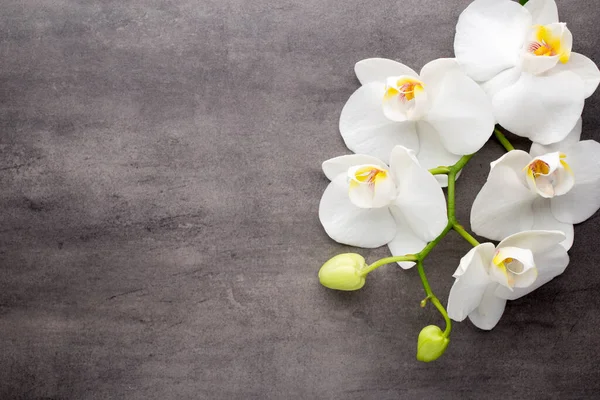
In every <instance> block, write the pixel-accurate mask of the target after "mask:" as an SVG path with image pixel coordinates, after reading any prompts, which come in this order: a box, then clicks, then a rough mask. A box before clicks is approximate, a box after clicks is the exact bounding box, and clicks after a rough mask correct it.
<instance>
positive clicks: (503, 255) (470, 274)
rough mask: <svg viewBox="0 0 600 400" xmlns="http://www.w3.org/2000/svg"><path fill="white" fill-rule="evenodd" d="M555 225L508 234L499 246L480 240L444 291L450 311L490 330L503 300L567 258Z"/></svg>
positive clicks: (560, 267)
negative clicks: (549, 229) (448, 290)
mask: <svg viewBox="0 0 600 400" xmlns="http://www.w3.org/2000/svg"><path fill="white" fill-rule="evenodd" d="M564 238H565V235H564V234H563V233H562V232H558V231H526V232H520V233H517V234H515V235H512V236H509V237H507V238H506V239H504V240H503V241H502V242H500V244H498V246H497V247H494V245H493V244H492V243H483V244H480V245H479V246H477V247H474V248H473V249H471V251H469V252H468V253H467V254H466V255H465V256H464V257H463V258H462V259H461V260H460V265H459V266H458V269H457V270H456V272H455V273H454V275H453V276H454V278H456V281H455V282H454V285H453V286H452V289H450V295H449V297H448V316H449V317H450V318H452V319H453V320H455V321H463V320H464V319H465V318H466V317H467V316H468V317H469V319H470V320H471V322H472V323H473V324H474V325H475V326H477V327H478V328H480V329H485V330H490V329H492V328H493V327H494V326H496V324H497V323H498V321H500V317H502V314H503V313H504V307H505V305H506V300H516V299H518V298H520V297H522V296H525V295H526V294H528V293H531V292H532V291H534V290H535V289H537V288H538V287H540V286H542V285H543V284H545V283H547V282H549V281H550V280H552V279H553V278H554V277H556V276H558V275H560V274H562V273H563V272H564V270H565V268H566V267H567V265H568V264H569V256H568V255H567V251H566V250H565V249H564V247H562V246H561V245H560V244H559V243H560V242H561V241H563V240H564Z"/></svg>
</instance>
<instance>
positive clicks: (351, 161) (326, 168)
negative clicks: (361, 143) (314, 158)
mask: <svg viewBox="0 0 600 400" xmlns="http://www.w3.org/2000/svg"><path fill="white" fill-rule="evenodd" d="M362 164H372V165H376V166H378V167H379V168H384V169H387V168H388V166H387V165H386V164H385V163H383V162H381V160H379V159H378V158H375V157H371V156H367V155H364V154H348V155H345V156H339V157H334V158H330V159H329V160H327V161H325V162H323V165H322V167H323V172H324V173H325V176H326V177H327V178H329V180H330V181H332V180H334V179H335V178H336V177H337V176H338V175H344V176H346V174H347V173H348V169H349V168H351V167H355V166H357V165H362Z"/></svg>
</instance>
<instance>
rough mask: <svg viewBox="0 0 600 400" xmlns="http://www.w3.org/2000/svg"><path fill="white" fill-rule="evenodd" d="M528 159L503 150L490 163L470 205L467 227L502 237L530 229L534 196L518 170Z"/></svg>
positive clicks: (526, 155)
mask: <svg viewBox="0 0 600 400" xmlns="http://www.w3.org/2000/svg"><path fill="white" fill-rule="evenodd" d="M529 160H531V157H530V156H529V155H528V154H527V153H525V152H524V151H520V150H514V151H511V152H508V153H506V154H505V155H504V156H503V157H501V158H500V159H499V160H498V161H497V162H495V163H494V164H493V166H492V170H491V171H490V175H489V176H488V179H487V181H486V183H485V184H484V185H483V187H482V188H481V191H480V192H479V194H477V197H476V198H475V202H474V203H473V207H472V208H471V229H472V230H473V232H475V233H476V234H478V235H481V236H484V237H487V238H489V239H493V240H502V239H503V238H505V237H506V236H508V235H511V234H513V233H516V232H520V231H523V230H527V229H531V227H532V225H533V221H534V217H533V210H532V205H533V201H534V200H535V198H536V196H535V195H534V194H533V193H531V191H530V190H529V189H528V188H527V187H526V186H525V182H524V181H523V179H522V177H521V176H522V174H523V172H522V169H523V167H524V166H526V165H527V163H528V162H529Z"/></svg>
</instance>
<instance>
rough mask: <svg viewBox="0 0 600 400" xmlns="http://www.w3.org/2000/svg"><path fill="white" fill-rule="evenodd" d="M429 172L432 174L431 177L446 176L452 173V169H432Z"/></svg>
mask: <svg viewBox="0 0 600 400" xmlns="http://www.w3.org/2000/svg"><path fill="white" fill-rule="evenodd" d="M429 172H430V173H431V175H445V174H447V173H449V172H450V168H449V167H437V168H431V169H430V170H429Z"/></svg>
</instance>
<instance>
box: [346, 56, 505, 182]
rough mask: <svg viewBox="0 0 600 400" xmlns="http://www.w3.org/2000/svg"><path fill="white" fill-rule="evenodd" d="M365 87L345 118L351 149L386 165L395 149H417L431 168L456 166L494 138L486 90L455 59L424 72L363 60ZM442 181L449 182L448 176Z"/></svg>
mask: <svg viewBox="0 0 600 400" xmlns="http://www.w3.org/2000/svg"><path fill="white" fill-rule="evenodd" d="M355 72H356V76H357V77H358V79H359V81H360V82H361V84H362V87H360V88H359V89H358V90H357V91H356V92H354V94H353V95H352V96H351V97H350V99H349V100H348V102H347V103H346V105H345V106H344V109H343V110H342V114H341V116H340V132H341V134H342V137H343V138H344V141H345V143H346V145H347V146H348V148H349V149H350V150H352V151H354V152H356V153H360V154H367V155H371V156H374V157H377V158H380V159H381V160H383V161H385V162H387V161H389V155H390V149H391V148H392V147H394V146H396V145H401V146H404V147H406V148H408V149H411V150H414V151H415V153H416V156H417V159H418V160H419V163H420V164H421V165H422V166H423V167H425V168H427V169H429V168H434V167H437V166H439V165H452V164H454V163H456V162H457V161H458V159H459V158H460V157H461V156H462V155H465V154H472V153H474V152H476V151H477V150H479V149H480V148H481V147H482V146H483V145H484V143H485V142H486V141H487V140H488V138H489V137H490V135H491V133H492V131H493V128H494V117H493V115H492V108H491V104H490V100H489V99H488V98H487V96H486V94H485V92H484V91H483V90H482V89H481V88H480V87H479V86H478V85H477V84H476V83H475V82H474V81H473V80H471V79H470V78H469V77H467V76H466V75H465V74H464V72H462V71H461V69H460V68H459V66H458V63H457V62H456V61H455V60H454V59H438V60H434V61H432V62H430V63H428V64H427V65H425V66H424V67H423V69H422V70H421V73H420V74H417V73H416V72H415V71H413V70H412V69H410V68H409V67H407V66H406V65H403V64H401V63H399V62H396V61H392V60H387V59H382V58H370V59H366V60H362V61H360V62H358V63H357V64H356V66H355ZM439 178H440V182H441V183H442V184H446V182H447V180H446V177H445V176H440V177H439Z"/></svg>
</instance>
